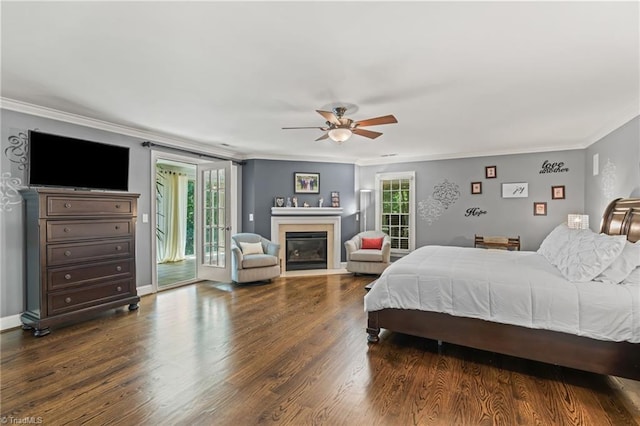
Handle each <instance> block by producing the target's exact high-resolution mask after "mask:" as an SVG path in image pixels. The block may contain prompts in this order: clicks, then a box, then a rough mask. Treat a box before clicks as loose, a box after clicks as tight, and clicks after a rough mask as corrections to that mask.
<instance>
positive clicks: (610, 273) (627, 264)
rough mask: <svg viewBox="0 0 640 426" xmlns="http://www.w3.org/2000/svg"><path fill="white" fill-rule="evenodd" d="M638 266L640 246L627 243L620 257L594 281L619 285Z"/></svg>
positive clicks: (639, 263) (639, 264)
mask: <svg viewBox="0 0 640 426" xmlns="http://www.w3.org/2000/svg"><path fill="white" fill-rule="evenodd" d="M638 266H640V244H638V243H635V244H632V243H630V242H628V241H627V244H626V245H625V246H624V249H623V250H622V253H620V256H618V257H617V258H616V260H614V261H613V263H612V264H611V265H609V267H608V268H607V269H605V270H604V271H602V273H601V274H600V275H598V276H597V277H595V278H594V279H593V280H594V281H602V282H603V283H610V284H619V283H621V282H622V281H624V279H625V278H627V276H628V275H629V274H630V273H631V271H633V270H634V269H635V268H637V267H638Z"/></svg>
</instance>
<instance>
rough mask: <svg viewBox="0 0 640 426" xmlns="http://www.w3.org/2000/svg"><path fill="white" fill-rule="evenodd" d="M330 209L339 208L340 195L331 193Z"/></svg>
mask: <svg viewBox="0 0 640 426" xmlns="http://www.w3.org/2000/svg"><path fill="white" fill-rule="evenodd" d="M331 207H340V193H339V192H336V191H332V192H331Z"/></svg>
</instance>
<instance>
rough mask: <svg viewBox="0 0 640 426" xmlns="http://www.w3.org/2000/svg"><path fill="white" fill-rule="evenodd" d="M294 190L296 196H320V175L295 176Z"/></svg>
mask: <svg viewBox="0 0 640 426" xmlns="http://www.w3.org/2000/svg"><path fill="white" fill-rule="evenodd" d="M293 189H294V192H295V193H296V194H319V193H320V173H300V172H295V173H294V174H293Z"/></svg>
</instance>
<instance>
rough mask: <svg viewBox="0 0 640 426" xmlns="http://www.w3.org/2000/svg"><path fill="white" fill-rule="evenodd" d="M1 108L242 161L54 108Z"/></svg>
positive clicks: (0, 102) (10, 102)
mask: <svg viewBox="0 0 640 426" xmlns="http://www.w3.org/2000/svg"><path fill="white" fill-rule="evenodd" d="M0 108H2V109H6V110H9V111H15V112H20V113H23V114H29V115H34V116H37V117H42V118H49V119H51V120H57V121H62V122H64V123H70V124H76V125H78V126H84V127H90V128H92V129H97V130H104V131H106V132H112V133H118V134H121V135H125V136H131V137H133V138H139V139H144V140H149V141H151V142H157V143H162V144H165V145H168V146H169V147H172V148H176V149H180V150H187V151H195V152H196V153H202V154H206V155H212V156H216V157H223V158H228V159H230V160H241V159H242V158H240V156H239V155H238V154H237V153H235V152H232V151H227V150H223V149H211V147H210V146H206V145H203V144H199V143H197V142H194V141H190V140H186V139H177V138H172V137H169V136H165V135H161V134H158V133H153V132H148V131H145V130H139V129H135V128H133V127H128V126H122V125H120V124H114V123H110V122H107V121H103V120H97V119H95V118H89V117H85V116H82V115H78V114H71V113H68V112H64V111H59V110H56V109H53V108H47V107H43V106H39V105H34V104H29V103H26V102H21V101H16V100H14V99H9V98H4V97H0Z"/></svg>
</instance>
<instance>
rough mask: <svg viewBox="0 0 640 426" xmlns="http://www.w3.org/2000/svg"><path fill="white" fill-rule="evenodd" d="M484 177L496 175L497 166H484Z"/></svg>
mask: <svg viewBox="0 0 640 426" xmlns="http://www.w3.org/2000/svg"><path fill="white" fill-rule="evenodd" d="M484 177H485V179H494V178H496V177H498V168H497V167H496V166H487V167H485V168H484Z"/></svg>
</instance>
